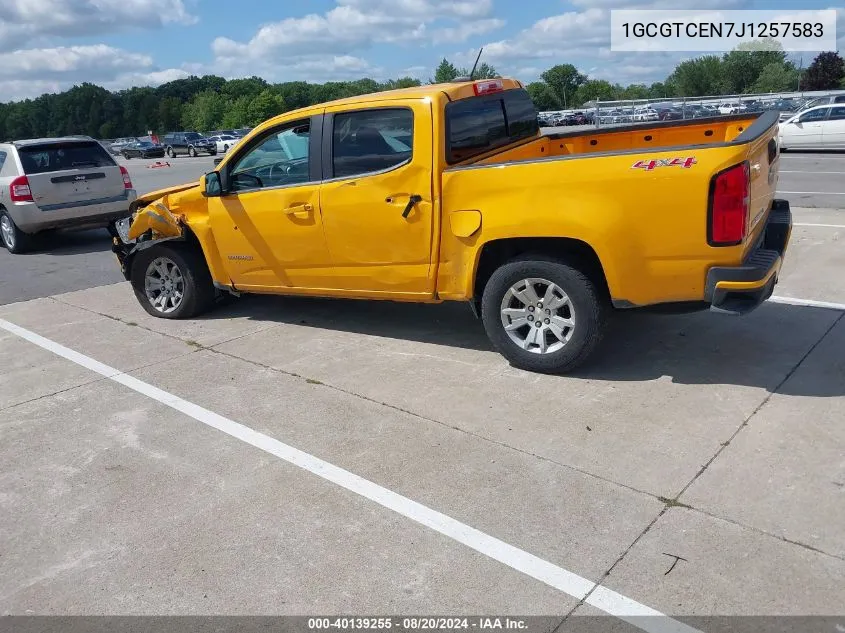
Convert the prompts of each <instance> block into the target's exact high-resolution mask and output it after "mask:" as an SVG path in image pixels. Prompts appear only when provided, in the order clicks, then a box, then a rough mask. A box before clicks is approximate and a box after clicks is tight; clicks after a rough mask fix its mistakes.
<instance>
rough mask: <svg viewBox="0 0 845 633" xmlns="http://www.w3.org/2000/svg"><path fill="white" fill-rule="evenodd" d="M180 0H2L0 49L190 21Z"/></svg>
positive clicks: (0, 5) (193, 20) (190, 18)
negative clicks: (59, 38) (48, 40)
mask: <svg viewBox="0 0 845 633" xmlns="http://www.w3.org/2000/svg"><path fill="white" fill-rule="evenodd" d="M194 22H196V17H195V16H193V15H191V14H190V13H189V12H188V10H187V9H186V8H185V4H184V3H183V1H182V0H4V2H3V3H2V4H0V50H12V49H14V48H16V47H18V46H20V45H22V44H27V45H30V46H32V45H33V44H36V45H37V44H39V43H42V42H43V41H45V39H46V38H47V37H51V38H53V39H52V41H51V43H53V42H55V37H77V36H89V35H98V34H102V33H108V32H112V31H118V30H121V31H122V30H126V29H130V28H158V27H161V26H164V25H166V24H170V23H179V24H193V23H194Z"/></svg>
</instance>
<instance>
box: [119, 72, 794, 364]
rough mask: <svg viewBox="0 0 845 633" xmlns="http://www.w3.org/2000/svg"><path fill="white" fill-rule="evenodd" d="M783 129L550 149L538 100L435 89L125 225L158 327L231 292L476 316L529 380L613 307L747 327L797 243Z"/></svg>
mask: <svg viewBox="0 0 845 633" xmlns="http://www.w3.org/2000/svg"><path fill="white" fill-rule="evenodd" d="M777 128H778V121H777V114H776V113H762V114H759V113H753V114H742V115H733V116H724V117H717V118H710V119H703V118H699V119H694V120H690V121H672V122H650V123H644V124H634V125H628V126H625V127H617V128H608V129H596V130H588V131H576V132H566V133H562V134H552V135H542V134H541V133H540V131H539V129H538V124H537V112H536V110H535V108H534V106H533V104H532V102H531V99H530V98H529V96H528V93H527V92H526V90H525V89H524V87H523V85H522V84H521V83H520V82H518V81H516V80H513V79H492V80H479V81H466V82H455V83H449V84H439V85H429V86H422V87H416V88H409V89H403V90H395V91H389V92H383V93H378V94H368V95H362V96H357V97H352V98H349V99H344V100H341V101H334V102H331V103H325V104H321V105H315V106H311V107H308V108H305V109H301V110H296V111H292V112H288V113H285V114H283V115H280V116H277V117H275V118H273V119H271V120H269V121H266V122H265V123H263V124H262V125H260V126H258V127H257V128H255V129H254V130H252V132H250V134H249V135H248V136H247V137H246V138H245V139H243V140H242V141H241V142H240V143H239V144H238V146H237V147H236V148H234V149H233V150H232V151H231V152H230V153H229V154H228V155H227V156H226V157H225V158H224V159H222V161H219V162H218V164H217V165H216V166H215V169H214V171H211V172H209V173H207V174H206V175H204V176H203V177H202V178H201V179H200V180H199V182H198V183H191V184H187V185H184V186H180V187H173V188H170V189H166V190H162V191H157V192H154V193H150V194H148V195H145V196H142V197H140V198H139V199H138V200H137V201H136V202H135V203H134V204H133V205H132V208H131V209H130V213H131V216H130V217H128V218H125V219H122V220H120V221H118V222H116V223H115V224H114V225H113V226H112V234H113V238H114V247H113V250H114V251H115V253H116V255H117V258H118V260H119V262H120V265H121V268H122V271H123V273H124V275H125V277H126V278H127V279H128V280H130V281H131V285H132V287H133V288H134V292H135V295H136V296H137V299H138V301H139V302H140V303H141V305H142V306H143V307H144V309H145V310H146V311H147V312H149V313H150V314H152V315H154V316H157V317H163V318H188V317H193V316H195V315H198V314H200V313H202V312H203V311H205V310H208V309H210V308H211V307H213V306H214V304H215V302H216V301H217V300H218V299H219V298H221V297H222V296H225V294H226V293H229V294H235V295H237V294H239V293H244V292H250V293H272V294H284V295H313V296H324V297H351V298H358V299H388V300H394V301H416V302H429V303H431V302H441V301H463V302H467V303H469V304H470V306H471V307H472V308H473V310H474V311H475V313H476V315H478V316H480V317H481V320H482V321H483V325H484V328H485V330H486V332H487V334H488V336H489V338H490V340H491V342H492V343H493V345H494V347H495V348H496V349H498V350H499V351H500V352H501V353H502V354H503V355H504V356H505V357H506V358H507V359H508V360H509V361H510V362H511V363H512V364H513V365H514V366H517V367H522V368H525V369H529V370H533V371H540V372H565V371H568V370H571V369H573V368H575V367H577V366H578V365H579V364H580V363H582V362H583V361H584V360H585V359H586V358H587V357H588V356H589V355H590V353H591V352H592V351H593V350H594V348H595V347H596V345H597V343H598V342H599V340H600V338H601V336H602V331H603V329H604V326H605V322H606V320H607V318H608V316H609V314H610V313H611V312H612V311H613V310H614V309H624V308H635V307H643V306H654V305H659V304H681V305H682V306H684V307H686V308H688V307H709V308H710V309H712V310H714V311H717V312H725V313H732V314H742V313H746V312H748V311H750V310H751V309H753V308H755V307H756V306H758V305H759V304H760V303H761V302H762V301H764V300H765V299H767V298H768V297H769V296H770V295H771V293H772V289H773V287H774V285H775V283H776V282H777V277H778V272H779V271H780V267H781V262H782V260H783V256H784V252H785V250H786V247H787V243H788V241H789V236H790V233H791V227H792V220H791V213H790V210H789V204H788V203H787V202H786V201H783V200H775V199H774V193H775V189H776V186H777V178H778V159H779V149H778V145H777V140H776V137H777Z"/></svg>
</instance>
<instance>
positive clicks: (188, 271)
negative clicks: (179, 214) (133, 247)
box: [131, 244, 216, 319]
mask: <svg viewBox="0 0 845 633" xmlns="http://www.w3.org/2000/svg"><path fill="white" fill-rule="evenodd" d="M161 257H164V258H167V259H169V260H170V261H171V262H173V263H174V264H175V265H176V267H177V268H178V269H179V272H180V273H181V275H182V279H183V281H184V292H183V296H182V300H181V303H179V305H178V306H176V308H175V309H173V310H172V311H170V312H163V311H161V310H159V309H157V308H156V307H155V306H153V304H152V302H151V300H150V299H149V298H148V297H147V292H146V290H145V283H144V282H145V277H146V274H147V269H148V268H149V266H150V264H151V263H152V262H153V261H155V260H156V259H158V258H161ZM131 282H132V289H133V290H134V291H135V298H136V299H138V303H140V304H141V307H143V308H144V310H146V311H147V312H148V313H149V314H151V315H152V316H154V317H159V318H162V319H190V318H191V317H195V316H197V315H199V314H202V313H203V312H207V311H208V310H210V309H211V308H212V307H213V306H214V304H215V297H216V293H215V289H214V284H213V283H212V280H211V275H210V274H209V272H208V266H207V265H206V263H205V258H204V257H203V255H202V253H201V252H200V251H199V250H198V249H196V248H193V247H191V246H189V245H184V244H179V245H174V244H160V245H157V246H151V247H149V248H147V249H145V250H142V251H140V252H139V253H138V254H137V255H136V256H135V259H134V261H133V262H132V273H131Z"/></svg>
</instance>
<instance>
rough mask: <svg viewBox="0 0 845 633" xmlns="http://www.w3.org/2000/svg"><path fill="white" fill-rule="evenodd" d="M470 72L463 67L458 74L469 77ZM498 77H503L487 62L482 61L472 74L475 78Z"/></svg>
mask: <svg viewBox="0 0 845 633" xmlns="http://www.w3.org/2000/svg"><path fill="white" fill-rule="evenodd" d="M469 73H470V70H469V69H466V68H461V70H460V74H459V75H458V76H459V77H469ZM497 77H501V75H500V74H499V73H498V72H496V69H495V68H493V67H492V66H491V65H490V64H488V63H487V62H482V63H480V64H479V65H478V67H477V68H476V69H475V73H474V74H473V75H472V78H473V79H496V78H497Z"/></svg>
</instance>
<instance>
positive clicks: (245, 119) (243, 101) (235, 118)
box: [222, 95, 252, 129]
mask: <svg viewBox="0 0 845 633" xmlns="http://www.w3.org/2000/svg"><path fill="white" fill-rule="evenodd" d="M251 101H252V97H248V96H246V95H244V96H243V97H238V98H237V99H235V100H234V101H232V102H230V103H229V105H228V107H227V108H226V114H224V115H223V125H222V127H224V128H226V129H237V128H240V127H247V126H248V125H249V104H250V102H251Z"/></svg>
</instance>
